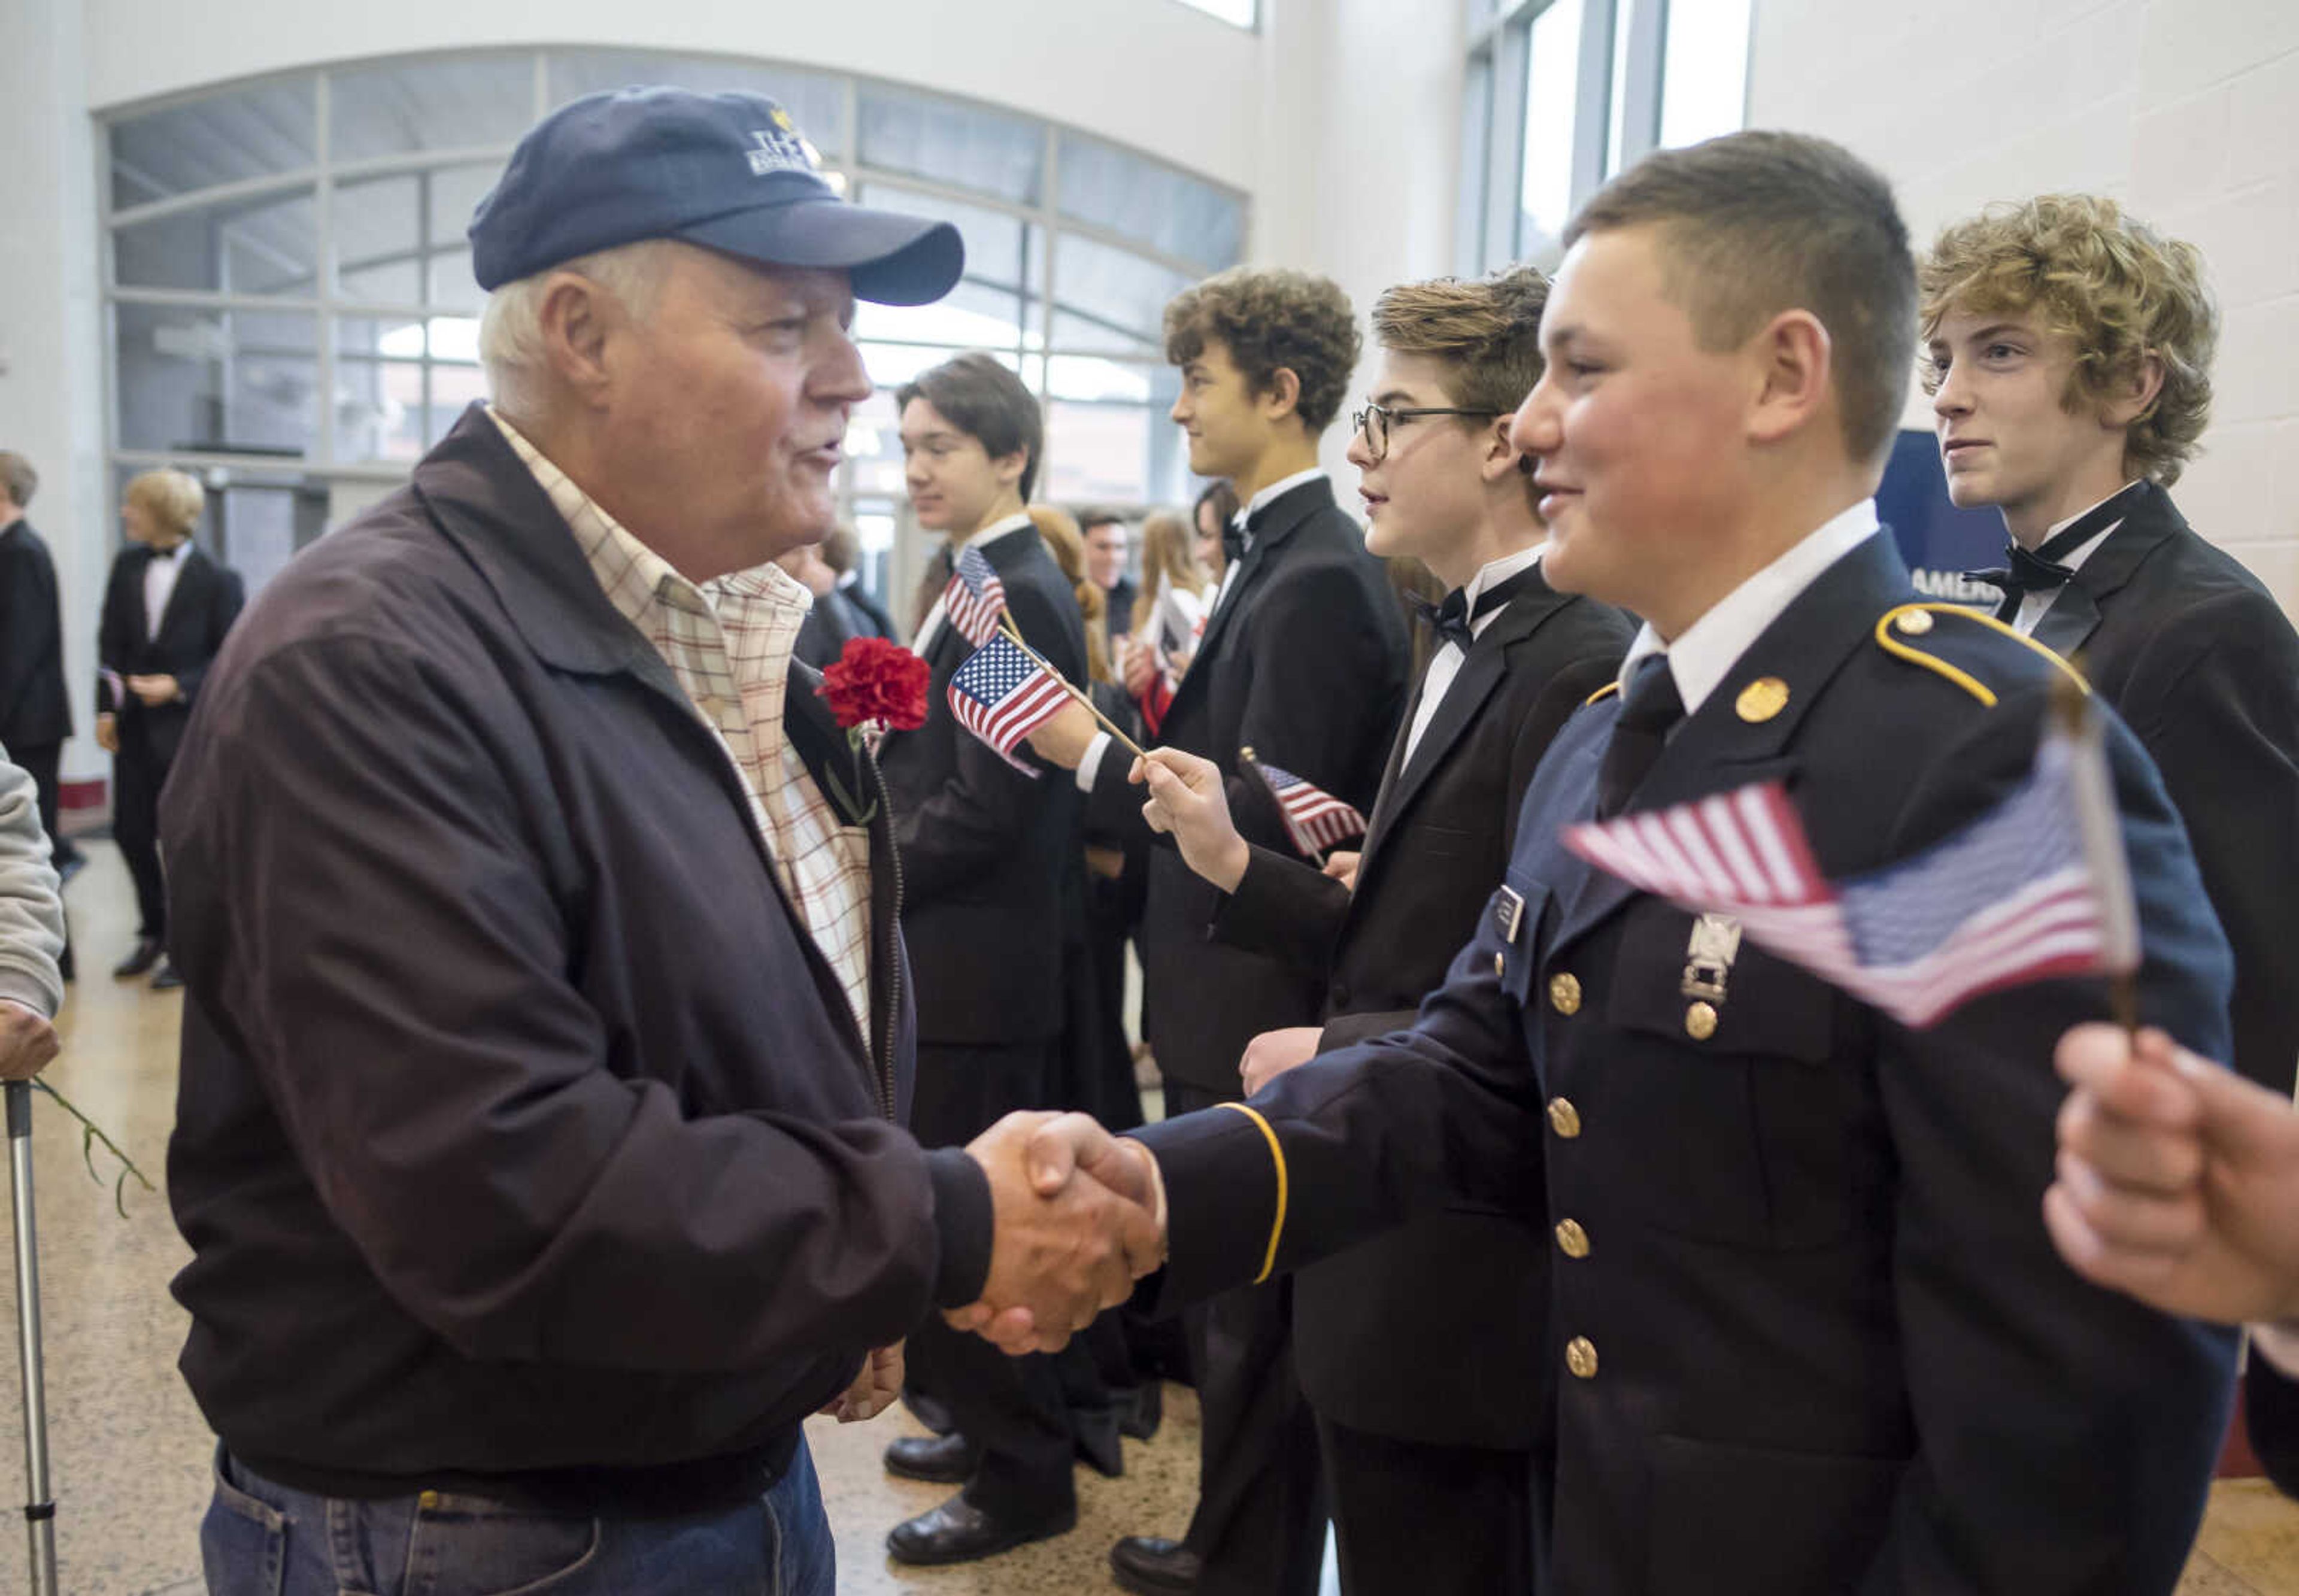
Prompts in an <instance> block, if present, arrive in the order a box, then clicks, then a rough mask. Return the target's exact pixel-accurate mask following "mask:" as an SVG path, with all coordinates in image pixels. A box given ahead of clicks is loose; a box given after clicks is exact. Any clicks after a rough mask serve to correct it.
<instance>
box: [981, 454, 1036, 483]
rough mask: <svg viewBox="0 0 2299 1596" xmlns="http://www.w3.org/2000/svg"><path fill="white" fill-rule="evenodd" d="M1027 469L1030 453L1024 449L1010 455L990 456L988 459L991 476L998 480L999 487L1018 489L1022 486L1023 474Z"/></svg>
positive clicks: (1028, 467)
mask: <svg viewBox="0 0 2299 1596" xmlns="http://www.w3.org/2000/svg"><path fill="white" fill-rule="evenodd" d="M1029 469H1030V451H1029V450H1028V449H1026V448H1023V449H1017V450H1015V451H1014V453H1011V454H992V456H991V457H990V470H991V474H992V476H994V477H996V478H998V486H1000V487H1011V488H1016V489H1018V488H1019V487H1020V486H1022V477H1023V474H1024V473H1025V472H1026V471H1027V470H1029Z"/></svg>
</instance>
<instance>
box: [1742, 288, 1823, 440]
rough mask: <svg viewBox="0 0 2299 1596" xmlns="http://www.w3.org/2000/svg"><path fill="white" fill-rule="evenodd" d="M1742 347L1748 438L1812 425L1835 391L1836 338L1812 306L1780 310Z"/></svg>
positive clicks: (1782, 434) (1787, 433)
mask: <svg viewBox="0 0 2299 1596" xmlns="http://www.w3.org/2000/svg"><path fill="white" fill-rule="evenodd" d="M1745 348H1746V350H1747V354H1748V357H1749V367H1750V374H1751V381H1750V384H1749V395H1750V398H1749V407H1748V436H1749V438H1750V440H1751V441H1753V442H1755V443H1762V444H1772V443H1778V442H1780V440H1781V439H1783V438H1786V437H1788V436H1790V435H1791V434H1793V433H1795V432H1797V431H1798V430H1799V429H1801V428H1805V427H1807V426H1809V425H1811V423H1812V420H1813V417H1814V416H1815V415H1817V414H1819V413H1820V412H1821V411H1824V410H1827V409H1829V408H1830V402H1831V400H1832V399H1834V398H1836V397H1837V395H1836V384H1835V380H1834V378H1835V366H1836V345H1835V340H1834V339H1833V338H1831V337H1829V333H1828V328H1825V327H1823V326H1822V325H1821V320H1820V318H1819V317H1817V316H1815V315H1813V313H1812V312H1810V311H1803V310H1794V311H1782V312H1780V314H1779V315H1777V316H1775V317H1773V318H1772V320H1770V321H1768V322H1766V323H1765V324H1764V328H1762V329H1761V330H1759V331H1758V332H1757V334H1756V336H1755V337H1754V338H1752V339H1750V340H1749V341H1748V343H1747V345H1745Z"/></svg>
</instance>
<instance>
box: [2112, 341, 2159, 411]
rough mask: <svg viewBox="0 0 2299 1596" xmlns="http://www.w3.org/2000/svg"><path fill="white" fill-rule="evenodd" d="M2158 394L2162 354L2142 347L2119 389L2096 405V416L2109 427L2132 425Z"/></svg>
mask: <svg viewBox="0 0 2299 1596" xmlns="http://www.w3.org/2000/svg"><path fill="white" fill-rule="evenodd" d="M2162 396H2163V357H2162V355H2161V354H2158V353H2156V352H2155V351H2154V350H2153V349H2150V350H2146V351H2145V352H2143V353H2141V355H2140V357H2139V364H2138V365H2137V367H2136V368H2135V369H2134V370H2133V371H2132V373H2131V376H2130V378H2129V380H2128V381H2126V382H2125V383H2124V384H2123V385H2122V392H2121V393H2119V394H2116V395H2113V396H2112V397H2111V398H2109V399H2108V400H2107V402H2106V403H2104V404H2103V405H2102V406H2101V407H2100V409H2101V415H2100V419H2101V420H2103V421H2104V422H2105V423H2106V424H2107V425H2108V427H2109V428H2115V429H2121V428H2127V427H2130V426H2133V425H2135V424H2136V423H2137V422H2139V421H2141V420H2145V418H2146V417H2147V416H2148V415H2150V414H2152V413H2153V412H2154V409H2155V402H2156V401H2157V400H2159V399H2161V398H2162Z"/></svg>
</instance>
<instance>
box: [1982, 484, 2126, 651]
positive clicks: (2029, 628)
mask: <svg viewBox="0 0 2299 1596" xmlns="http://www.w3.org/2000/svg"><path fill="white" fill-rule="evenodd" d="M2133 486H2136V484H2134V483H2130V482H2127V483H2125V484H2124V485H2123V486H2121V487H2119V488H2117V489H2116V490H2115V492H2114V493H2112V494H2110V495H2107V499H2112V498H2115V497H2116V496H2117V495H2121V494H2127V493H2129V492H2130V491H2131V489H2132V488H2133ZM2107 499H2102V500H2101V501H2100V502H2099V504H2087V505H2085V506H2084V507H2083V508H2082V509H2081V510H2079V511H2076V512H2075V513H2074V514H2073V515H2071V516H2070V517H2068V519H2067V520H2063V521H2054V522H2053V523H2052V528H2051V530H2050V531H2048V532H2046V533H2045V534H2044V536H2042V537H2041V538H2039V539H2038V544H2039V546H2040V544H2046V543H2049V542H2051V541H2052V539H2054V537H2057V536H2059V535H2060V534H2061V533H2062V532H2063V531H2065V530H2066V529H2067V528H2070V527H2072V526H2074V525H2075V524H2076V523H2077V522H2078V521H2079V520H2083V518H2084V517H2086V516H2087V515H2089V514H2090V513H2091V512H2092V511H2095V510H2096V509H2098V508H2099V505H2100V504H2104V503H2107ZM2121 525H2123V518H2122V517H2121V516H2120V515H2119V516H2117V517H2116V518H2115V519H2114V520H2112V521H2110V522H2108V523H2107V525H2106V526H2105V527H2103V528H2101V529H2100V532H2099V535H2098V536H2096V537H2088V538H2086V539H2085V540H2084V541H2083V542H2081V543H2079V544H2076V546H2075V547H2074V548H2072V549H2071V550H2069V551H2068V552H2067V553H2064V554H2062V555H2061V556H2060V563H2061V564H2062V565H2064V566H2066V567H2067V568H2068V569H2070V570H2081V569H2083V562H2084V561H2087V560H2088V559H2090V558H2091V556H2092V551H2094V550H2095V549H2096V548H2098V547H2099V545H2100V544H2104V543H2105V542H2106V541H2107V540H2108V537H2109V536H2110V535H2112V533H2113V532H2114V531H2115V529H2116V528H2118V527H2121ZM2064 591H2065V589H2063V588H2059V587H2054V588H2052V589H2050V590H2049V591H2047V592H2044V593H2023V594H2021V595H2020V613H2019V614H2017V615H2015V616H2013V618H2012V624H2013V626H2014V627H2017V628H2019V629H2020V632H2021V635H2022V636H2027V635H2029V634H2032V633H2033V632H2034V631H2035V629H2036V623H2037V622H2038V621H2039V620H2041V619H2044V611H2046V610H2048V609H2050V608H2051V607H2052V603H2053V601H2054V600H2055V599H2057V598H2058V597H2059V596H2060V594H2062V592H2064Z"/></svg>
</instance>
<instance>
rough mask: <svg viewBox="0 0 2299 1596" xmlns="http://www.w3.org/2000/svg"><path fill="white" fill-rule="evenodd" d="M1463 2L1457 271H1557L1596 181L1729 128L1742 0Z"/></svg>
mask: <svg viewBox="0 0 2299 1596" xmlns="http://www.w3.org/2000/svg"><path fill="white" fill-rule="evenodd" d="M1465 4H1467V5H1468V7H1469V40H1470V44H1469V68H1468V78H1467V88H1466V93H1465V96H1464V110H1463V145H1464V147H1463V160H1462V162H1461V170H1462V174H1463V176H1462V193H1461V210H1460V216H1461V226H1460V233H1459V237H1458V239H1457V254H1458V255H1459V257H1460V262H1461V266H1462V269H1463V270H1469V271H1484V270H1492V269H1494V268H1496V267H1498V266H1501V265H1503V264H1505V263H1506V262H1511V261H1533V262H1539V263H1540V264H1543V265H1551V264H1554V263H1555V262H1556V256H1557V254H1558V253H1559V248H1560V246H1559V240H1560V238H1561V237H1563V235H1564V226H1565V223H1566V222H1568V221H1569V220H1572V216H1573V212H1574V211H1575V210H1577V209H1578V208H1579V207H1580V205H1581V203H1582V202H1583V201H1585V200H1586V199H1588V197H1589V195H1591V194H1594V193H1595V192H1596V191H1597V189H1598V187H1599V186H1600V185H1601V184H1603V182H1604V181H1605V179H1607V178H1609V177H1611V176H1612V175H1613V174H1614V172H1616V171H1619V170H1621V169H1622V168H1623V167H1625V166H1629V165H1631V164H1633V163H1634V162H1636V161H1637V160H1638V159H1639V157H1641V156H1643V155H1645V154H1647V153H1649V152H1650V151H1652V150H1655V149H1660V148H1667V147H1671V146H1674V145H1687V144H1697V143H1698V142H1699V141H1700V140H1702V139H1704V138H1713V137H1715V136H1716V135H1717V134H1720V133H1730V132H1731V131H1733V130H1734V129H1737V128H1739V126H1740V123H1741V117H1742V111H1743V105H1744V102H1745V101H1746V98H1747V78H1748V28H1749V7H1750V4H1751V0H1465Z"/></svg>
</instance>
